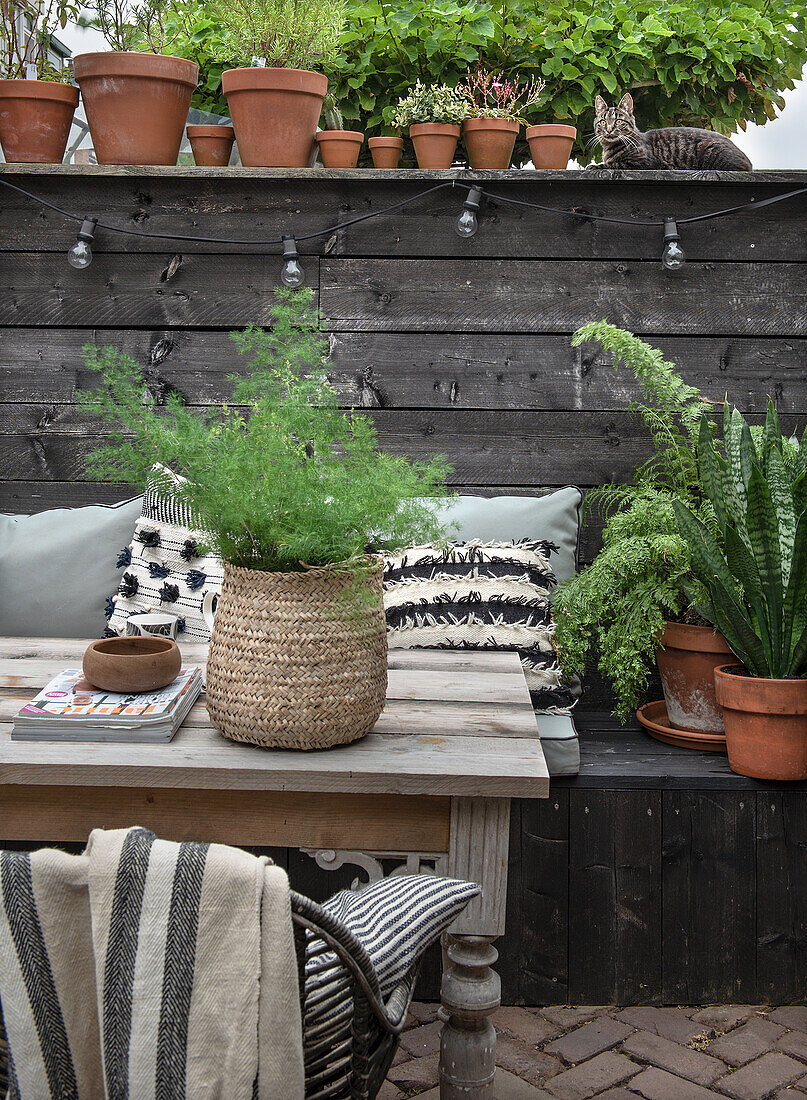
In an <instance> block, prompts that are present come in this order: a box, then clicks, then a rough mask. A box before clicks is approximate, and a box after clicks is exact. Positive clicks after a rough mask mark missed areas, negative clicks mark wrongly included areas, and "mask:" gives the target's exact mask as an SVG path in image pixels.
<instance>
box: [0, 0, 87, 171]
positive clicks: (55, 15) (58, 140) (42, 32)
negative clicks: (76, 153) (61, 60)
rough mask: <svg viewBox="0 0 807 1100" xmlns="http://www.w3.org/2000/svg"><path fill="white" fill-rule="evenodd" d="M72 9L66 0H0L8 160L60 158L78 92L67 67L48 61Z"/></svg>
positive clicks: (1, 111)
mask: <svg viewBox="0 0 807 1100" xmlns="http://www.w3.org/2000/svg"><path fill="white" fill-rule="evenodd" d="M78 13H79V7H78V5H77V4H75V3H72V2H67V0H31V2H29V3H27V4H25V6H22V5H21V4H19V3H17V2H15V0H0V72H1V73H2V74H3V77H4V79H2V80H0V145H2V147H3V155H4V157H5V158H6V160H7V161H9V162H24V163H27V164H33V163H39V164H43V163H44V164H58V163H61V161H62V159H63V158H64V151H65V149H66V148H67V139H68V136H69V134H70V127H71V125H72V122H73V114H74V112H75V109H76V107H77V106H78V92H77V90H76V89H75V88H73V87H72V86H71V85H70V77H71V74H70V70H69V69H66V68H58V67H57V66H56V65H54V63H53V61H52V60H51V57H50V44H51V39H52V38H53V37H54V36H55V34H56V31H57V29H59V28H63V27H65V26H66V25H67V21H68V19H75V18H76V17H77V15H78Z"/></svg>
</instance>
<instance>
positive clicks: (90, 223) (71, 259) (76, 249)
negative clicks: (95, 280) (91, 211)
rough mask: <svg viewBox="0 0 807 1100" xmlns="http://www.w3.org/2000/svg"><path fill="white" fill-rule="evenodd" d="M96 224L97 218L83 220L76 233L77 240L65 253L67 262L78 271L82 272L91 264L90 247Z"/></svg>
mask: <svg viewBox="0 0 807 1100" xmlns="http://www.w3.org/2000/svg"><path fill="white" fill-rule="evenodd" d="M97 224H98V219H97V218H85V219H84V221H83V222H82V223H81V229H79V231H78V240H77V241H76V243H75V244H74V245H73V247H72V248H71V249H69V251H68V253H67V262H68V263H69V264H70V266H71V267H75V268H78V270H79V271H83V270H84V268H85V267H89V266H90V264H91V263H92V248H91V247H90V246H91V245H92V242H93V239H94V237H95V227H96V225H97Z"/></svg>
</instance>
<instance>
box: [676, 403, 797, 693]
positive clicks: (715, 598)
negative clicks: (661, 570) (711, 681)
mask: <svg viewBox="0 0 807 1100" xmlns="http://www.w3.org/2000/svg"><path fill="white" fill-rule="evenodd" d="M755 437H756V438H755ZM722 452H723V453H722V454H721V448H720V447H719V446H718V444H717V443H716V441H715V438H714V431H713V428H712V426H711V425H710V424H709V423H708V422H707V421H706V420H705V419H704V420H703V421H702V423H701V425H700V433H699V444H698V469H699V474H700V485H701V488H702V490H703V493H704V495H705V496H707V497H708V499H709V500H710V502H711V505H712V508H713V510H714V515H715V516H716V519H717V525H718V528H719V539H717V538H715V535H714V532H713V531H711V530H709V528H708V527H706V526H705V525H704V524H703V523H702V522H701V520H700V518H699V517H698V516H697V514H695V513H694V512H693V510H692V508H691V507H688V506H687V505H686V504H685V503H684V502H683V501H681V500H678V501H676V502H675V503H674V509H675V515H676V519H677V521H678V527H679V530H680V533H681V535H682V537H683V538H684V539H685V540H686V542H687V545H688V547H689V550H690V555H691V562H692V570H693V573H694V574H695V576H696V577H697V578H698V580H699V581H700V582H701V584H702V585H703V586H704V588H705V590H706V595H705V596H701V597H699V599H700V606H701V608H702V614H703V616H704V617H705V618H706V619H708V620H709V622H712V623H714V624H715V626H716V627H717V628H718V629H719V630H720V631H721V632H722V634H723V635H724V637H725V639H726V641H727V642H728V644H729V646H730V647H731V649H732V652H733V653H734V654H735V655H736V656H737V657H738V658H739V659H740V660H741V661H742V662H743V664H744V665H745V667H746V668H747V669H748V671H749V672H750V673H751V674H752V675H753V676H760V677H766V678H772V679H779V678H781V677H784V676H807V433H805V436H804V437H803V438H802V440H801V442H800V443H798V442H794V441H788V440H786V439H785V438H784V437H783V436H782V430H781V427H780V425H779V418H778V416H777V415H776V412H775V410H774V408H773V405H772V404H770V403H769V404H768V413H767V416H766V419H765V426H764V428H763V429H762V430H761V431H759V432H752V431H751V429H750V428H749V426H748V424H747V423H746V422H745V420H744V419H743V417H742V416H741V415H740V413H739V412H738V411H737V410H736V409H734V410H730V409H729V406H728V404H726V405H725V406H724V411H723V445H722Z"/></svg>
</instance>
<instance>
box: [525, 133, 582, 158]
mask: <svg viewBox="0 0 807 1100" xmlns="http://www.w3.org/2000/svg"><path fill="white" fill-rule="evenodd" d="M576 137H577V130H576V129H575V127H574V126H561V125H560V124H559V123H554V122H549V123H545V124H543V125H541V126H528V127H527V141H528V142H529V145H530V156H531V157H532V163H533V164H534V165H535V167H536V168H565V167H566V165H567V164H568V163H569V157H570V156H571V153H572V146H573V145H574V139H575V138H576Z"/></svg>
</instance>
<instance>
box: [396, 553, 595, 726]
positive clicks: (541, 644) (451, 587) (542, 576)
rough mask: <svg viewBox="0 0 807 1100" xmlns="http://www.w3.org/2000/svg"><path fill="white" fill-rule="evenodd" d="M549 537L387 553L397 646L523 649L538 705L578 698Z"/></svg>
mask: <svg viewBox="0 0 807 1100" xmlns="http://www.w3.org/2000/svg"><path fill="white" fill-rule="evenodd" d="M556 549H557V548H556V547H555V546H554V544H553V543H550V542H547V541H545V540H541V541H536V540H528V539H523V540H521V541H519V542H490V543H482V542H477V541H473V542H459V543H453V544H449V545H448V546H445V547H440V546H412V547H408V548H407V549H406V550H402V551H399V552H397V553H394V554H387V555H386V557H385V566H384V606H385V609H386V614H387V636H388V640H389V644H390V647H392V648H399V649H422V648H427V649H499V650H511V651H515V652H517V653H518V654H519V657H520V658H521V664H522V667H523V669H524V674H525V677H526V680H527V686H528V687H529V689H530V694H531V697H532V700H533V704H534V705H535V708H536V710H539V711H543V712H544V713H548V714H568V713H569V710H570V708H571V707H572V706H573V704H574V701H575V700H574V695H573V692H572V689H571V688H570V687H569V686H568V685H567V684H566V683H565V681H564V677H563V673H562V671H561V668H560V665H559V663H558V656H557V653H556V651H555V646H554V641H553V637H554V623H553V622H552V608H551V596H550V594H551V590H552V588H553V587H554V586H555V583H556V582H555V575H554V573H553V572H552V568H551V566H550V564H549V557H550V555H551V554H552V553H554V552H555V551H556Z"/></svg>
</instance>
